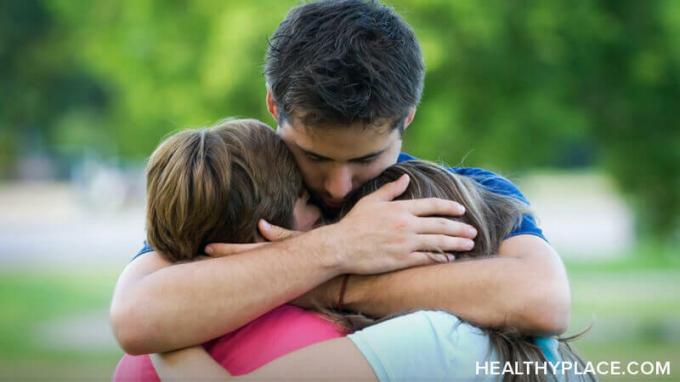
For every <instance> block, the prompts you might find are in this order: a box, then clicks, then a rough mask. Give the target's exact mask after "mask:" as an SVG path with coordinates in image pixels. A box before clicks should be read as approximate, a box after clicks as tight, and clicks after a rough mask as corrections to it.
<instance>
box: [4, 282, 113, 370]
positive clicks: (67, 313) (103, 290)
mask: <svg viewBox="0 0 680 382" xmlns="http://www.w3.org/2000/svg"><path fill="white" fill-rule="evenodd" d="M116 277H117V275H115V274H112V273H111V272H110V271H109V272H104V273H102V272H101V271H96V272H95V271H92V272H84V271H79V272H76V273H66V272H65V271H56V272H55V271H45V270H44V271H40V272H37V271H36V272H21V273H19V272H17V271H14V272H8V271H2V272H0V306H2V309H0V380H7V381H10V380H11V381H16V380H50V381H57V380H77V379H80V380H110V378H111V374H112V371H113V368H114V367H115V364H116V362H117V360H118V358H120V356H121V354H122V352H121V351H120V350H119V349H118V348H117V347H115V346H110V347H106V348H96V349H95V350H93V349H84V350H79V349H73V348H70V347H69V348H65V349H61V348H59V347H58V346H53V345H52V346H48V345H47V344H45V341H44V339H43V338H41V334H39V333H38V331H37V328H39V327H41V326H44V325H45V323H49V322H50V321H51V320H54V319H59V318H64V317H77V316H78V315H79V314H88V313H91V312H93V311H102V310H106V309H107V307H108V304H109V301H110V298H111V293H112V290H113V285H114V283H115V280H116Z"/></svg>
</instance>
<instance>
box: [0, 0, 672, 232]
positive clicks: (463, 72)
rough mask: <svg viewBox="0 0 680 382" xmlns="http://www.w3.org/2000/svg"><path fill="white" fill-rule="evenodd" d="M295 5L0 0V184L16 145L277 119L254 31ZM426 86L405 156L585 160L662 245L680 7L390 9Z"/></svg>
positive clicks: (142, 144)
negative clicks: (398, 17) (236, 119)
mask: <svg viewBox="0 0 680 382" xmlns="http://www.w3.org/2000/svg"><path fill="white" fill-rule="evenodd" d="M294 4H295V3H294V2H291V1H279V0H260V1H256V2H240V1H239V2H236V1H226V2H225V1H218V0H199V1H191V2H188V1H179V0H178V1H160V0H121V1H117V2H84V1H55V2H47V1H36V0H31V1H24V0H9V1H3V2H0V89H1V93H0V174H3V176H4V177H7V176H10V175H11V171H12V166H13V164H14V161H15V160H16V159H17V158H19V157H20V156H22V155H25V154H26V152H29V151H30V150H41V151H43V152H45V153H47V154H48V155H50V156H52V157H53V158H56V159H59V158H62V159H63V158H74V157H77V156H78V155H79V153H82V151H83V150H85V148H89V150H96V151H97V152H100V153H104V155H108V156H119V157H122V158H130V159H141V158H144V157H145V156H146V155H148V153H149V152H150V151H151V150H152V149H153V147H154V146H155V145H156V144H157V143H158V141H159V140H160V139H161V137H163V136H164V135H166V134H168V133H169V132H171V131H173V130H176V129H178V128H182V127H186V126H198V125H206V124H210V123H212V122H214V121H216V120H218V119H220V118H222V117H225V116H249V117H256V118H260V119H262V120H264V121H267V122H269V123H273V121H272V119H271V118H270V117H269V116H268V114H267V113H266V109H265V104H264V94H265V87H264V81H263V76H262V63H263V57H264V52H265V49H266V45H267V37H268V36H269V35H270V34H271V33H272V31H273V30H274V28H275V27H276V25H277V23H278V22H279V21H280V20H281V19H282V18H283V17H284V16H285V13H286V12H287V9H288V8H289V7H290V6H292V5H294ZM390 4H391V5H393V6H394V7H395V8H396V9H397V11H399V12H400V13H401V14H402V15H403V16H404V17H405V19H407V21H409V22H410V23H411V24H412V25H413V27H414V29H415V30H416V34H417V35H418V37H419V39H420V41H421V43H422V46H423V49H424V53H425V60H426V64H427V74H426V84H425V93H424V97H423V100H422V103H421V105H420V107H419V109H418V115H417V118H416V121H415V122H414V124H413V125H412V126H411V127H410V128H409V129H408V130H407V133H406V148H407V149H408V150H410V151H412V152H413V153H414V154H417V155H419V156H422V157H426V158H431V159H435V160H444V161H446V162H448V163H451V164H458V163H461V162H463V164H464V165H468V166H484V167H491V168H494V169H497V170H501V171H503V172H508V171H512V173H516V172H518V171H523V170H526V169H531V168H536V167H552V168H554V167H559V168H563V167H568V168H579V167H586V166H599V167H601V168H602V169H604V170H605V171H607V172H608V173H610V174H611V175H612V176H613V177H614V178H615V179H616V180H617V181H618V183H619V185H620V186H621V189H622V190H624V191H625V192H626V193H628V194H629V195H630V196H631V198H632V200H634V202H635V205H636V206H637V207H638V211H639V216H640V217H641V218H642V219H641V220H640V221H641V222H642V224H641V227H642V228H644V229H645V230H646V231H648V232H651V233H654V234H655V235H657V236H658V237H662V238H669V237H671V236H672V235H674V234H677V231H678V228H679V225H680V222H679V218H678V216H680V126H678V125H679V124H680V123H679V119H678V118H677V117H676V116H675V113H674V112H675V109H676V107H677V106H676V105H677V104H678V100H679V99H680V94H679V93H680V78H679V76H680V40H679V39H677V37H675V36H678V35H680V3H679V2H676V1H673V0H665V1H664V0H658V1H636V0H622V1H618V0H599V1H598V0H583V1H578V2H573V1H568V0H552V1H537V0H536V1H530V0H525V1H520V0H511V1H506V0H490V1H484V2H478V1H466V0H462V1H448V0H428V1H422V0H395V1H394V2H390Z"/></svg>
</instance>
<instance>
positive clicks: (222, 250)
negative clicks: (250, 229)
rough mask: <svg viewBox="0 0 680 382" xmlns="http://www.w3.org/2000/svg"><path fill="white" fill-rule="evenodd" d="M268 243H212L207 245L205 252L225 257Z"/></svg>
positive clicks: (213, 255) (209, 254)
mask: <svg viewBox="0 0 680 382" xmlns="http://www.w3.org/2000/svg"><path fill="white" fill-rule="evenodd" d="M266 244H268V243H251V244H230V243H211V244H208V245H206V246H205V254H206V255H208V256H210V257H224V256H230V255H235V254H237V253H242V252H246V251H250V250H253V249H255V248H259V247H261V246H263V245H266Z"/></svg>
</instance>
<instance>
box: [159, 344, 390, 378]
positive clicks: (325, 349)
mask: <svg viewBox="0 0 680 382" xmlns="http://www.w3.org/2000/svg"><path fill="white" fill-rule="evenodd" d="M151 360H152V362H153V365H154V368H155V369H156V372H157V373H158V375H159V376H160V378H161V380H163V381H165V380H168V381H170V380H215V381H220V380H234V381H269V380H280V379H281V378H282V377H284V378H285V379H286V380H290V381H299V380H309V381H366V382H368V381H376V380H377V379H376V377H375V374H374V373H373V370H372V369H371V366H370V365H369V363H368V361H366V359H365V358H364V357H363V356H362V354H361V352H360V351H359V349H357V348H356V346H355V345H354V344H353V343H352V341H350V340H349V339H347V338H338V339H334V340H330V341H325V342H320V343H317V344H314V345H311V346H307V347H305V348H302V349H300V350H297V351H294V352H292V353H289V354H287V355H285V356H282V357H280V358H277V359H276V360H274V361H272V362H270V363H268V364H266V365H264V366H262V367H260V368H258V369H257V370H254V371H253V372H252V373H250V374H247V375H243V376H238V377H234V376H231V375H230V374H229V372H228V371H226V370H225V369H223V368H222V367H221V366H220V365H219V364H218V363H217V362H215V360H214V359H212V358H211V357H210V355H209V354H208V353H207V352H206V351H205V349H203V348H202V347H200V346H196V347H192V348H188V349H182V350H177V351H173V352H169V353H163V354H154V355H152V356H151Z"/></svg>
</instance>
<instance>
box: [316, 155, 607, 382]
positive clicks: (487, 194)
mask: <svg viewBox="0 0 680 382" xmlns="http://www.w3.org/2000/svg"><path fill="white" fill-rule="evenodd" d="M404 174H408V176H409V177H410V182H409V185H408V188H407V189H406V191H405V192H404V193H403V194H402V195H400V196H399V197H398V198H397V199H400V200H404V199H421V198H441V199H448V200H453V201H456V202H458V203H461V204H462V205H463V206H464V207H465V214H464V215H463V216H461V217H459V218H455V220H459V221H462V222H464V223H467V224H469V225H471V226H473V227H474V228H475V229H476V230H477V237H476V238H475V247H474V249H473V250H471V251H470V252H462V253H458V254H457V255H456V257H457V259H461V258H463V259H473V258H480V257H485V256H494V255H497V253H498V248H499V246H500V244H501V242H502V241H503V240H504V239H505V238H506V237H507V236H508V235H509V234H510V232H511V231H512V230H513V228H514V227H516V226H517V225H518V224H519V223H520V222H521V219H522V216H523V215H528V214H531V211H530V209H529V207H528V205H526V204H525V203H523V202H521V201H519V200H518V199H516V198H514V197H512V196H507V195H502V194H499V193H496V192H493V191H491V190H489V189H487V188H485V187H484V186H482V184H481V183H479V182H478V181H476V180H474V179H472V178H470V177H467V176H462V175H458V174H455V173H452V172H450V171H448V170H447V169H445V168H443V167H441V166H438V165H436V164H433V163H430V162H426V161H421V160H412V161H406V162H401V163H398V164H395V165H393V166H391V167H389V168H387V169H386V170H385V171H384V172H383V173H382V174H380V175H379V176H378V177H376V178H375V179H373V180H371V181H369V182H367V183H366V184H364V185H363V186H362V187H360V188H359V189H357V190H356V191H354V192H353V194H352V195H350V197H349V198H348V201H347V204H346V206H344V207H343V211H342V213H341V215H342V214H343V213H347V212H349V210H350V209H351V207H352V206H353V205H354V204H356V202H358V201H359V199H361V198H362V197H363V196H366V195H368V194H369V193H371V192H373V191H375V190H377V189H378V188H380V187H382V186H383V185H385V184H386V183H389V182H392V181H394V180H397V179H398V178H399V177H401V176H402V175H404ZM457 261H458V260H457ZM326 312H327V314H329V315H330V317H331V318H332V319H333V320H334V321H336V322H339V323H340V324H341V325H342V326H344V327H345V328H347V330H348V331H350V332H352V331H356V330H359V329H362V328H364V327H367V326H370V325H374V324H376V323H379V322H382V321H385V320H387V319H390V318H394V317H396V315H391V316H389V317H382V318H379V319H376V318H372V317H367V316H364V315H361V314H354V313H349V314H348V313H346V312H333V311H328V310H326ZM402 314H403V313H402ZM483 330H484V331H485V332H486V333H487V334H488V335H489V339H490V341H491V344H492V346H493V348H494V349H495V350H496V352H497V353H498V356H499V358H500V360H501V361H503V362H510V364H511V365H517V366H516V367H517V368H519V369H520V370H522V371H523V373H524V375H513V374H506V375H504V380H505V381H508V382H510V381H548V380H552V379H554V378H555V377H556V376H554V375H551V374H536V373H534V374H532V373H530V371H531V370H526V366H525V364H524V362H531V363H532V365H534V364H535V363H534V362H545V361H546V359H545V356H544V355H543V353H542V352H541V349H540V348H539V347H538V346H536V345H535V344H534V341H533V338H532V337H530V336H526V335H523V334H522V333H520V332H519V331H518V330H516V329H514V328H503V329H492V328H484V329H483ZM573 338H575V337H571V338H566V339H559V340H560V342H559V348H558V352H559V353H560V355H561V357H562V360H563V361H570V362H574V363H578V364H579V365H580V366H583V367H584V366H585V364H584V362H583V360H582V359H581V358H580V357H579V356H578V354H576V352H574V351H573V349H572V348H571V347H570V345H569V343H568V341H569V340H571V339H573ZM513 367H515V366H513ZM576 379H578V380H589V381H590V380H595V378H594V376H593V375H577V376H576Z"/></svg>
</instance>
